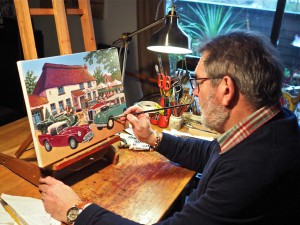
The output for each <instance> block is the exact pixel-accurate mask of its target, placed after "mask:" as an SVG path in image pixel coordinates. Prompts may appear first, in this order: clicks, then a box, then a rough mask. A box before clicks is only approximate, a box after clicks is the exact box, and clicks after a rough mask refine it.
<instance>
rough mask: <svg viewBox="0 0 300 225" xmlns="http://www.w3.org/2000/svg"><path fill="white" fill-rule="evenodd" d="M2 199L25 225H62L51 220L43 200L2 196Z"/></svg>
mask: <svg viewBox="0 0 300 225" xmlns="http://www.w3.org/2000/svg"><path fill="white" fill-rule="evenodd" d="M1 198H2V200H3V201H5V202H6V203H7V204H8V205H9V206H10V207H11V208H12V209H13V211H14V212H15V213H16V215H17V217H18V218H20V220H22V221H20V222H21V223H22V224H24V225H60V224H61V222H59V221H57V220H55V219H53V218H51V216H50V214H48V213H47V212H46V211H45V209H44V205H43V202H42V200H40V199H36V198H30V197H22V196H12V195H7V194H1Z"/></svg>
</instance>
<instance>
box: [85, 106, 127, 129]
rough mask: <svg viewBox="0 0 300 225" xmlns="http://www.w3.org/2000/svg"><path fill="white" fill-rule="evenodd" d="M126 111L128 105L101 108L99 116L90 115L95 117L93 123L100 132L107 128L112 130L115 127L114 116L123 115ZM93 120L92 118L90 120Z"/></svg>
mask: <svg viewBox="0 0 300 225" xmlns="http://www.w3.org/2000/svg"><path fill="white" fill-rule="evenodd" d="M125 110H126V103H121V104H117V105H111V106H105V107H102V108H101V111H100V112H98V113H97V114H95V115H93V114H92V113H91V114H90V117H93V123H94V124H95V125H96V127H97V129H98V130H101V129H102V128H104V127H106V128H107V129H109V130H111V129H112V128H113V127H114V122H115V120H114V118H113V117H114V116H118V115H121V114H122V113H123V112H124V111H125ZM90 119H92V118H90Z"/></svg>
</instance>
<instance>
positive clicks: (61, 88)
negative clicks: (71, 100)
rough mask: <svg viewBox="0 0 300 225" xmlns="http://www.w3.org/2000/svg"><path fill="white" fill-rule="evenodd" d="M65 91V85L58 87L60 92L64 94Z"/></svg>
mask: <svg viewBox="0 0 300 225" xmlns="http://www.w3.org/2000/svg"><path fill="white" fill-rule="evenodd" d="M64 93H65V90H64V88H63V87H58V94H59V95H63V94H64Z"/></svg>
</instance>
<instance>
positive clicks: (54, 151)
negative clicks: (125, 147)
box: [17, 48, 126, 168]
mask: <svg viewBox="0 0 300 225" xmlns="http://www.w3.org/2000/svg"><path fill="white" fill-rule="evenodd" d="M17 65H18V70H19V75H20V79H21V84H22V89H23V93H24V99H25V103H26V109H27V113H28V118H29V123H30V127H31V132H32V136H33V142H34V146H35V151H36V155H37V160H38V165H39V167H42V168H43V167H46V166H48V165H50V164H53V163H55V162H57V161H59V160H61V159H64V158H65V157H67V156H70V155H72V154H74V153H77V152H79V151H82V150H84V149H86V148H88V147H90V146H93V145H95V144H97V143H99V142H101V141H103V140H105V139H107V138H108V137H110V136H113V135H114V134H116V133H117V132H120V131H122V130H124V125H122V124H121V123H119V122H118V121H116V120H114V119H113V118H112V116H117V115H120V114H122V113H123V112H124V110H125V109H126V100H125V96H124V89H123V85H122V82H121V81H122V78H121V72H120V65H119V58H118V52H117V49H116V48H109V49H103V50H98V51H93V52H82V53H76V54H70V55H61V56H55V57H48V58H40V59H35V60H24V61H18V62H17Z"/></svg>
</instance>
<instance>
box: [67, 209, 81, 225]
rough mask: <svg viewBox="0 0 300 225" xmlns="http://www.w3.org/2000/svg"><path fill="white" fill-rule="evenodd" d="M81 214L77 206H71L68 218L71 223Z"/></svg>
mask: <svg viewBox="0 0 300 225" xmlns="http://www.w3.org/2000/svg"><path fill="white" fill-rule="evenodd" d="M78 214H79V209H78V208H77V207H75V206H73V207H72V208H70V209H69V210H68V212H67V220H68V222H69V223H73V222H74V221H75V220H76V218H77V216H78Z"/></svg>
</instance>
